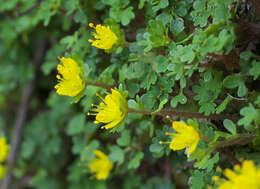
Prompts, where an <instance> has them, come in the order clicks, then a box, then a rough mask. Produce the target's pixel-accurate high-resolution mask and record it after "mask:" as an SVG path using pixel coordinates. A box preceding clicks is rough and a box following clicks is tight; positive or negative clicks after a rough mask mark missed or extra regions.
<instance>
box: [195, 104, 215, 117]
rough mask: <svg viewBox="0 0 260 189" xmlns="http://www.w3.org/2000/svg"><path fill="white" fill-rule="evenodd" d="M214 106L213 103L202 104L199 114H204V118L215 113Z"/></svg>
mask: <svg viewBox="0 0 260 189" xmlns="http://www.w3.org/2000/svg"><path fill="white" fill-rule="evenodd" d="M215 107H216V104H215V103H214V102H203V103H202V104H201V106H200V109H199V113H204V114H205V115H206V116H208V115H210V114H213V113H214V112H215Z"/></svg>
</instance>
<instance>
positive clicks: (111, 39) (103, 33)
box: [88, 23, 117, 50]
mask: <svg viewBox="0 0 260 189" xmlns="http://www.w3.org/2000/svg"><path fill="white" fill-rule="evenodd" d="M89 27H91V28H94V29H96V33H92V35H93V36H94V38H95V40H92V39H89V40H88V41H89V42H90V43H92V46H94V47H97V48H99V49H104V50H108V49H111V48H112V46H113V45H114V44H115V43H116V42H117V36H116V34H115V33H114V32H113V31H112V30H111V29H110V27H109V26H102V25H101V24H98V25H96V27H95V26H94V24H93V23H90V24H89Z"/></svg>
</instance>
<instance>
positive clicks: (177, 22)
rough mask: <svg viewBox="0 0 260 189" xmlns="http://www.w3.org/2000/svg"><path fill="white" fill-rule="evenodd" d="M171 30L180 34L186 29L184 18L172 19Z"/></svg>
mask: <svg viewBox="0 0 260 189" xmlns="http://www.w3.org/2000/svg"><path fill="white" fill-rule="evenodd" d="M170 30H171V32H172V33H173V34H174V35H178V34H179V33H180V32H182V31H183V30H184V20H183V19H182V18H176V19H173V20H171V25H170Z"/></svg>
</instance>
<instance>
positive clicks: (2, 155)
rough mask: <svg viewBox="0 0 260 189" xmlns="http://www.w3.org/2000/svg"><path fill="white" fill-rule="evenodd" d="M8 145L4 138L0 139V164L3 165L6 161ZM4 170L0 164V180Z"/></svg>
mask: <svg viewBox="0 0 260 189" xmlns="http://www.w3.org/2000/svg"><path fill="white" fill-rule="evenodd" d="M8 151H9V145H8V144H7V143H6V139H5V137H0V163H4V162H5V161H6V159H7V156H8ZM5 170H6V168H5V167H4V166H3V165H2V164H0V179H2V178H3V177H4V175H5Z"/></svg>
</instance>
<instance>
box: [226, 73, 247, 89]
mask: <svg viewBox="0 0 260 189" xmlns="http://www.w3.org/2000/svg"><path fill="white" fill-rule="evenodd" d="M241 82H243V80H242V78H241V77H240V76H235V75H229V76H227V77H226V78H225V79H224V80H223V86H224V87H226V88H228V89H234V88H236V87H238V86H239V85H240V83H241Z"/></svg>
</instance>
